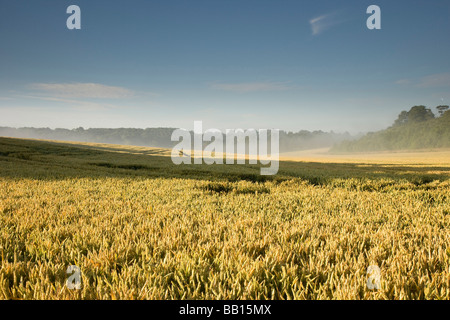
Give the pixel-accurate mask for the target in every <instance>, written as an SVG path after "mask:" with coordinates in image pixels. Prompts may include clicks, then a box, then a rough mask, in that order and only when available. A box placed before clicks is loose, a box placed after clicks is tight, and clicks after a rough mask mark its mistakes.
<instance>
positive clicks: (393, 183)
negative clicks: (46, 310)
mask: <svg viewBox="0 0 450 320" xmlns="http://www.w3.org/2000/svg"><path fill="white" fill-rule="evenodd" d="M169 154H170V150H169V151H168V150H164V149H157V148H144V147H127V146H114V145H104V144H88V143H60V142H49V141H36V140H24V139H11V138H0V258H1V260H0V299H449V298H450V262H449V259H450V232H449V227H450V198H449V195H450V160H449V159H450V152H449V151H441V152H436V153H433V152H428V153H426V154H424V153H422V154H421V156H420V157H418V158H417V161H414V155H413V154H412V155H411V154H410V155H409V157H405V158H402V157H398V156H396V155H395V154H388V155H384V156H371V157H370V159H367V158H364V157H362V156H360V157H353V158H352V156H350V155H347V156H345V157H344V158H343V157H342V156H341V157H338V156H336V157H335V158H333V156H329V155H327V156H326V161H325V160H324V161H321V160H320V159H318V157H319V158H320V156H318V155H316V158H314V160H311V159H310V160H308V161H306V160H304V159H303V161H302V158H301V157H298V158H297V160H298V161H292V160H293V159H294V158H292V157H291V159H290V161H288V160H289V159H286V161H283V162H281V163H280V171H279V173H278V175H276V176H260V175H259V166H258V165H233V166H229V165H228V166H226V165H212V166H208V165H180V166H176V165H174V164H172V162H171V159H170V156H168V155H169ZM305 159H306V158H305ZM333 159H334V160H333ZM343 159H344V160H343ZM446 159H447V160H446ZM71 265H76V266H78V267H79V268H80V270H81V289H80V290H71V289H69V288H68V287H67V286H66V281H67V279H68V274H67V273H66V270H67V268H68V267H69V266H71ZM370 266H378V267H379V269H380V287H379V288H378V289H369V288H368V286H367V280H368V275H367V270H368V268H369V267H370Z"/></svg>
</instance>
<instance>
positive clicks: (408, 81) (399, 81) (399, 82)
mask: <svg viewBox="0 0 450 320" xmlns="http://www.w3.org/2000/svg"><path fill="white" fill-rule="evenodd" d="M410 83H411V80H409V79H400V80H397V81H395V84H398V85H401V86H403V85H408V84H410Z"/></svg>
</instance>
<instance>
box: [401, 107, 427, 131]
mask: <svg viewBox="0 0 450 320" xmlns="http://www.w3.org/2000/svg"><path fill="white" fill-rule="evenodd" d="M434 118H435V117H434V113H433V112H432V111H431V109H428V108H427V107H425V106H414V107H412V108H411V110H409V111H402V112H401V113H400V114H399V115H398V118H397V120H395V122H394V126H399V125H403V124H409V123H416V122H423V121H428V120H431V119H434Z"/></svg>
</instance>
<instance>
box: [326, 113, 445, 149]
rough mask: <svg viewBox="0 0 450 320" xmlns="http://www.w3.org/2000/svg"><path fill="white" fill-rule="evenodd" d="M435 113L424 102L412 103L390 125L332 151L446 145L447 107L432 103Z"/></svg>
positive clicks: (437, 146) (438, 146)
mask: <svg viewBox="0 0 450 320" xmlns="http://www.w3.org/2000/svg"><path fill="white" fill-rule="evenodd" d="M436 109H437V113H438V114H437V115H435V114H434V113H433V112H432V110H431V109H429V108H427V107H426V106H423V105H420V106H414V107H412V108H411V109H410V110H409V111H402V112H401V113H400V114H399V115H398V118H397V119H396V120H395V121H394V123H393V125H392V126H391V127H389V128H387V129H385V130H382V131H378V132H370V133H368V134H366V135H365V136H363V137H361V138H360V139H355V140H353V141H343V142H341V143H339V144H336V145H335V146H334V147H333V148H331V151H332V152H364V151H387V150H411V149H429V148H450V110H449V109H450V108H449V106H447V105H440V106H437V107H436Z"/></svg>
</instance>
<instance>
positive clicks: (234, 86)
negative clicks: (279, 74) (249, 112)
mask: <svg viewBox="0 0 450 320" xmlns="http://www.w3.org/2000/svg"><path fill="white" fill-rule="evenodd" d="M211 88H213V89H218V90H225V91H234V92H255V91H282V90H288V89H291V87H290V86H288V85H287V84H286V83H284V82H247V83H215V84H212V85H211Z"/></svg>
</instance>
